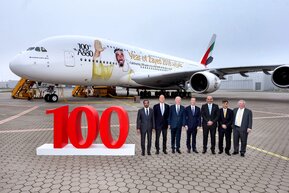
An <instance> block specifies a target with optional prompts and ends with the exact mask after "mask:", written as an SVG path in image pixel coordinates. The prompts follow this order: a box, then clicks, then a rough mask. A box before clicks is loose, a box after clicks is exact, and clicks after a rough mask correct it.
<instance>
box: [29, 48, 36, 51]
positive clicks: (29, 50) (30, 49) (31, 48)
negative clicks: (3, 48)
mask: <svg viewBox="0 0 289 193" xmlns="http://www.w3.org/2000/svg"><path fill="white" fill-rule="evenodd" d="M34 48H35V47H30V48H28V49H27V51H31V50H34Z"/></svg>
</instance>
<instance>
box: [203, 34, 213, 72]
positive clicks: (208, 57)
mask: <svg viewBox="0 0 289 193" xmlns="http://www.w3.org/2000/svg"><path fill="white" fill-rule="evenodd" d="M215 41H216V34H213V36H212V38H211V41H210V43H209V46H208V48H207V50H206V53H205V54H204V56H203V57H202V59H201V62H200V63H201V64H203V65H204V66H207V65H208V64H210V63H211V62H212V61H213V59H214V58H213V57H212V52H213V49H214V46H215Z"/></svg>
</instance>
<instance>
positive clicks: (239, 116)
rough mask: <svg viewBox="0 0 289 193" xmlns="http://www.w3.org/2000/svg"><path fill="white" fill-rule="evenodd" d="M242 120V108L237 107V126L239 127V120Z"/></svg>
mask: <svg viewBox="0 0 289 193" xmlns="http://www.w3.org/2000/svg"><path fill="white" fill-rule="evenodd" d="M241 121H242V110H241V109H239V113H238V116H237V126H239V127H241V123H242V122H241Z"/></svg>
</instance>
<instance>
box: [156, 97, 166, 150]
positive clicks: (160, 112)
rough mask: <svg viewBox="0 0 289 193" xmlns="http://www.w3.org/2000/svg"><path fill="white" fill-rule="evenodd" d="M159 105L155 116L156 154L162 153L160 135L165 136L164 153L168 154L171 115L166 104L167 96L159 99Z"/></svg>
mask: <svg viewBox="0 0 289 193" xmlns="http://www.w3.org/2000/svg"><path fill="white" fill-rule="evenodd" d="M159 101H160V103H159V104H156V105H154V108H153V109H154V116H155V126H156V127H155V129H156V142H155V145H156V150H157V151H156V154H159V151H160V142H159V141H160V135H161V133H162V135H163V152H164V154H167V131H168V118H169V113H170V106H169V105H168V104H166V103H165V96H164V95H161V96H160V97H159Z"/></svg>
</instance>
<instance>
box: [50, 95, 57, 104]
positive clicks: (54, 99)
mask: <svg viewBox="0 0 289 193" xmlns="http://www.w3.org/2000/svg"><path fill="white" fill-rule="evenodd" d="M49 99H50V100H49V101H50V102H54V103H55V102H57V101H58V96H57V95H56V94H52V95H50V97H49Z"/></svg>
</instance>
